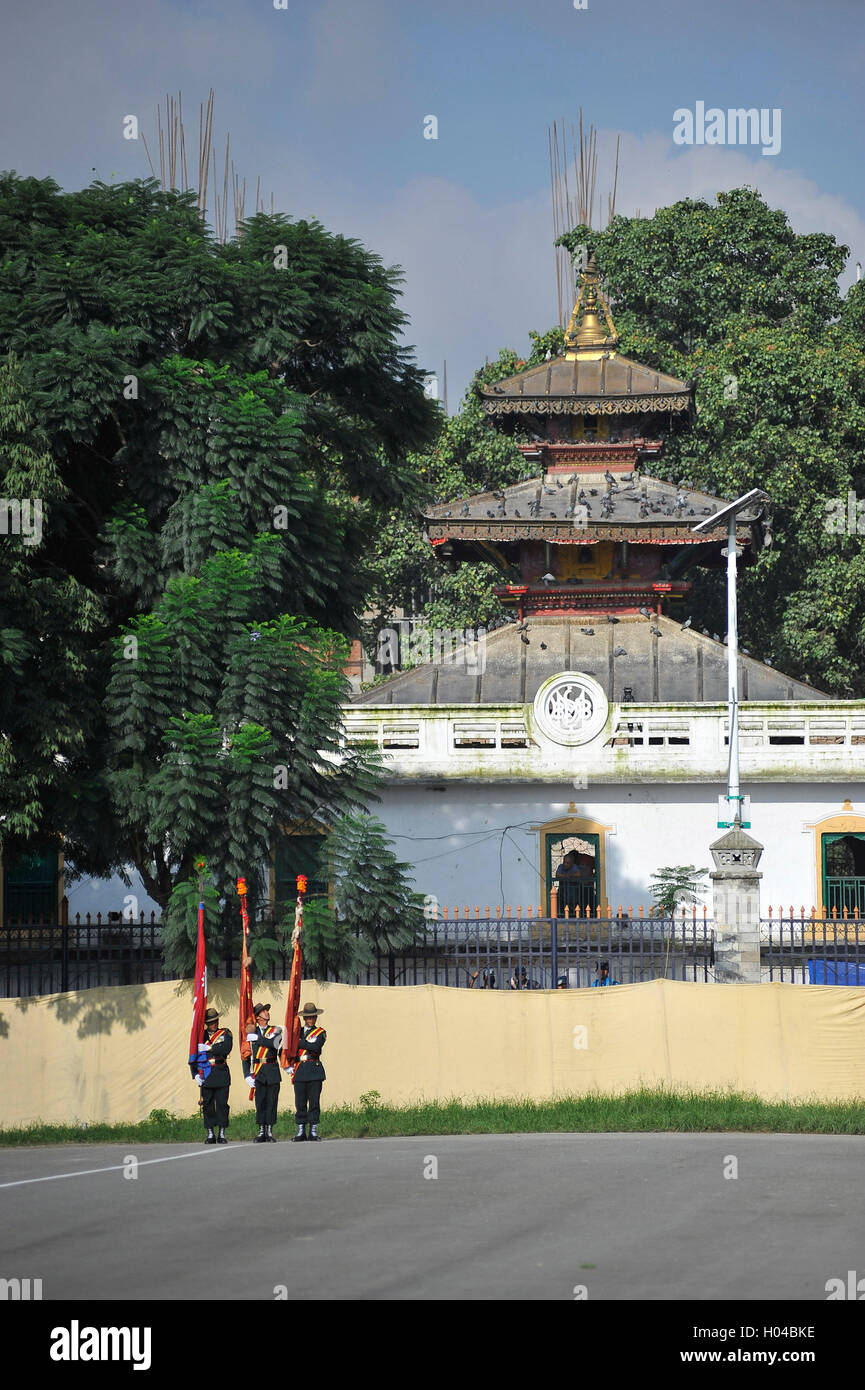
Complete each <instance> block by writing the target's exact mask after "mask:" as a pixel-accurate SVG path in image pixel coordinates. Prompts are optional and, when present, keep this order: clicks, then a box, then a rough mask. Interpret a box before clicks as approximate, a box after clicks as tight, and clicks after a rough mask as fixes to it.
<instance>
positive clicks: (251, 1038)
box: [246, 1033, 258, 1042]
mask: <svg viewBox="0 0 865 1390" xmlns="http://www.w3.org/2000/svg"><path fill="white" fill-rule="evenodd" d="M246 1041H247V1042H257V1041H258V1034H257V1033H247V1035H246Z"/></svg>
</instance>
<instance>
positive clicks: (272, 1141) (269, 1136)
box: [267, 1125, 276, 1144]
mask: <svg viewBox="0 0 865 1390" xmlns="http://www.w3.org/2000/svg"><path fill="white" fill-rule="evenodd" d="M267 1142H268V1144H275V1143H276V1140H275V1139H274V1137H273V1125H268V1126H267Z"/></svg>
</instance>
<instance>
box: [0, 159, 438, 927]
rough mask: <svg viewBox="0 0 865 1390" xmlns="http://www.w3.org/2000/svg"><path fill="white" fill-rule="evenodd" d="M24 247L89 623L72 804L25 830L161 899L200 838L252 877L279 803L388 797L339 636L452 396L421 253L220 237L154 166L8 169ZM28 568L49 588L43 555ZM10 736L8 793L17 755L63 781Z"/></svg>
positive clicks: (33, 393) (38, 376) (24, 346)
mask: <svg viewBox="0 0 865 1390" xmlns="http://www.w3.org/2000/svg"><path fill="white" fill-rule="evenodd" d="M0 246H2V248H3V252H2V257H3V258H2V263H0V350H3V351H14V352H15V354H16V355H17V359H18V362H19V363H20V368H19V371H20V380H21V385H22V389H23V391H24V393H25V394H26V397H27V399H28V402H29V408H30V410H31V412H32V416H33V422H34V424H33V427H34V429H38V435H39V443H38V445H34V450H35V451H36V453H37V454H38V451H39V450H42V451H43V452H44V456H45V458H46V460H48V461H50V469H51V470H52V478H54V479H56V497H57V500H56V503H54V504H53V506H52V525H51V529H50V531H48V532H46V551H47V552H49V553H50V556H51V575H52V580H53V583H54V584H55V586H56V588H55V592H56V597H57V602H61V601H62V600H61V595H62V593H63V586H64V585H65V586H67V589H68V593H69V603H70V605H72V604H73V603H77V604H78V606H79V609H80V610H81V611H80V615H79V616H78V618H77V619H76V621H77V622H78V623H79V626H80V625H82V624H85V623H87V624H89V629H88V632H89V643H88V650H87V652H86V661H85V663H84V670H83V674H82V678H81V684H82V686H83V687H84V688H83V689H82V690H81V691H79V690H78V689H77V688H76V685H75V683H74V682H69V685H68V692H67V693H68V696H69V702H70V704H69V708H68V709H67V711H66V721H67V723H68V724H69V725H70V727H71V728H72V729H73V730H74V731H75V738H76V739H77V742H76V745H75V746H76V748H77V749H78V750H79V753H80V756H79V759H78V763H77V765H76V766H75V767H74V768H73V767H72V764H71V761H70V762H68V763H67V764H65V765H63V764H57V762H56V759H55V766H56V767H63V766H65V767H66V769H67V770H68V775H67V778H66V792H67V796H66V801H65V803H63V802H62V798H60V797H56V798H54V800H53V801H52V803H51V804H50V805H49V803H48V802H47V801H46V800H45V798H44V797H42V799H41V800H40V799H39V797H38V796H37V798H36V799H35V800H34V801H33V803H32V807H31V812H30V818H29V820H26V819H25V820H22V821H21V827H22V829H24V830H26V831H28V832H29V833H30V834H35V833H37V832H38V831H40V830H45V829H50V830H55V831H56V830H62V831H63V832H64V834H65V835H66V840H67V854H68V855H69V856H70V857H71V858H72V860H73V861H74V862H75V864H76V866H77V868H78V870H79V871H90V872H105V871H107V870H109V869H111V868H116V867H120V866H121V865H123V864H126V863H132V864H134V865H136V866H137V867H138V869H139V870H140V871H141V873H142V876H143V878H144V881H145V883H146V885H147V887H148V891H150V892H151V893H152V894H153V896H154V897H155V898H156V899H157V900H158V901H160V902H161V903H163V904H164V903H165V902H167V898H168V894H169V893H170V890H171V886H172V884H173V883H174V882H176V881H181V882H185V881H187V879H188V873H189V868H190V864H191V861H192V858H193V857H194V856H195V855H196V854H198V853H201V852H202V851H203V852H206V853H207V855H208V861H209V864H210V866H211V869H212V871H213V872H214V873H215V874H216V876H217V879H218V881H219V882H224V881H225V877H226V876H228V877H231V876H233V875H234V873H235V872H236V871H237V870H238V869H239V868H243V869H244V870H245V871H246V872H247V874H252V872H253V869H252V863H254V862H258V860H257V858H256V856H260V855H261V853H262V850H263V847H265V846H266V844H267V838H268V835H269V834H270V833H272V829H273V827H274V825H275V824H277V823H278V822H279V821H280V820H283V821H288V820H293V819H296V818H297V817H306V816H307V815H309V814H313V813H314V814H315V815H316V816H317V817H318V818H319V820H321V821H323V822H324V823H327V821H328V819H329V818H332V817H333V816H335V815H338V814H341V813H342V812H344V811H345V810H346V809H347V807H349V806H351V805H355V804H356V803H357V799H358V797H359V796H360V795H362V794H366V793H367V792H368V791H369V777H368V773H367V771H366V764H365V763H363V762H362V760H361V759H359V758H357V757H356V756H353V755H350V754H349V755H346V754H344V753H340V752H339V749H338V739H339V728H338V706H339V701H340V699H341V698H342V696H343V695H344V693H345V687H344V684H343V683H342V679H341V675H340V671H341V667H342V665H343V664H344V661H345V654H346V653H345V646H344V643H343V640H342V639H343V637H344V636H345V635H351V634H352V633H353V632H354V631H355V630H356V627H357V614H358V611H359V609H360V607H361V606H362V603H363V599H364V594H365V585H366V583H367V576H366V574H365V571H364V568H363V564H362V556H363V551H364V548H365V545H366V538H367V536H368V535H369V533H370V531H371V530H374V529H375V527H376V525H377V518H378V517H379V516H380V515H381V514H382V513H383V512H385V511H386V510H387V509H389V508H391V507H393V506H394V505H396V504H397V502H398V499H399V498H400V497H401V496H402V495H403V494H404V492H405V491H407V490H410V489H411V487H412V485H413V483H414V480H415V472H414V465H413V464H412V463H411V461H410V460H411V457H412V455H413V454H414V453H416V452H417V451H418V450H419V449H422V448H423V447H424V446H425V445H426V444H427V443H428V442H429V441H431V439H432V438H433V437H434V435H435V432H436V428H437V423H436V412H435V409H434V407H433V406H432V405H431V404H430V402H428V401H427V400H426V398H425V397H424V394H423V376H422V373H421V371H420V369H419V368H418V367H417V366H415V364H414V362H413V360H412V357H411V352H410V350H409V349H407V348H405V347H403V346H401V345H400V342H399V335H400V333H401V330H402V328H403V326H404V322H405V319H404V316H403V315H402V313H401V312H400V310H399V307H398V302H397V301H398V287H399V283H400V276H399V273H398V272H397V271H395V270H393V269H386V268H385V267H384V266H383V265H382V264H381V262H380V261H379V259H378V258H377V257H376V256H375V255H373V254H372V253H370V252H369V251H367V250H366V249H365V248H363V247H362V246H360V245H359V244H358V243H357V242H355V241H352V240H350V239H348V238H345V237H340V236H332V235H330V234H329V233H328V232H326V231H325V230H324V228H322V227H321V226H320V225H319V224H318V223H316V222H306V221H292V220H290V219H288V218H285V217H275V216H264V215H259V216H256V217H254V218H252V219H250V220H249V221H248V222H247V223H246V224H245V227H244V230H243V235H242V236H241V237H240V238H239V239H238V240H237V241H235V242H232V243H229V244H228V245H220V244H218V243H217V242H216V241H215V240H214V239H213V237H212V236H211V235H210V234H209V232H208V230H207V228H206V227H205V226H204V225H203V223H202V219H201V217H200V215H199V214H198V212H197V211H196V209H195V207H194V198H193V195H191V194H177V193H163V192H160V191H159V189H158V188H157V186H156V184H155V182H154V181H152V180H150V181H144V182H141V181H137V182H134V183H129V184H123V185H120V186H117V187H106V186H105V185H103V184H95V185H93V186H92V187H91V188H88V189H86V190H84V191H82V192H78V193H69V194H64V193H61V192H60V190H59V189H58V188H57V186H56V185H55V184H54V183H53V182H52V181H51V180H35V179H19V178H17V177H16V176H15V175H4V176H2V177H0ZM6 428H7V430H8V429H12V430H13V432H14V430H16V429H17V430H18V431H19V434H20V431H21V430H26V429H27V428H29V426H28V425H27V423H26V422H21V421H18V422H17V423H16V421H15V420H13V421H12V422H11V424H8V425H7V426H6ZM38 456H39V457H41V454H38ZM48 466H49V463H46V465H45V467H46V468H47V467H48ZM34 467H35V465H34ZM52 495H53V494H52ZM20 582H21V583H23V584H24V585H25V587H27V588H28V601H29V602H31V603H35V602H36V598H35V588H34V586H35V583H36V575H35V573H34V567H33V564H32V562H31V564H30V570H29V571H27V573H26V574H25V575H24V577H23V579H21V581H20ZM31 591H32V595H31ZM70 612H72V613H73V616H74V611H73V609H72V608H71V607H70ZM40 621H41V620H40V619H39V618H38V617H34V618H33V619H32V623H31V624H30V626H31V631H30V638H31V640H33V636H34V631H35V632H38V631H39V623H40ZM14 646H15V639H14V638H13V639H12V642H11V645H10V647H9V650H11V649H12V647H14ZM16 650H18V653H19V654H18V657H17V658H16V659H17V660H18V661H19V663H20V661H21V660H22V659H23V658H22V653H21V651H20V643H19V644H18V648H16ZM46 722H47V720H46ZM39 732H40V735H41V737H42V738H43V741H46V740H48V737H49V736H48V732H47V730H46V729H40V731H39ZM7 743H8V747H7V749H5V750H4V762H3V764H2V766H0V779H2V782H0V801H4V802H5V800H6V792H7V787H6V785H5V782H6V780H7V777H6V775H5V774H6V771H7V770H12V769H14V771H15V773H16V775H17V776H19V777H22V776H23V778H24V779H25V784H26V779H27V778H31V779H35V781H34V785H35V786H42V785H44V767H43V766H42V765H39V764H37V762H36V761H35V759H34V756H33V755H32V754H31V753H30V751H29V745H28V744H27V742H26V740H25V739H22V738H21V736H20V734H19V733H18V731H17V730H16V729H14V728H13V729H12V733H11V737H10V738H8V739H7ZM10 758H11V759H12V760H13V761H11V762H10ZM43 762H44V760H43ZM280 768H281V769H284V772H283V773H282V774H280V773H278V772H277V771H275V769H280ZM73 773H74V775H73ZM280 776H282V781H280V780H279V778H280ZM54 777H55V780H57V779H58V778H60V780H62V774H61V773H58V772H55V774H54ZM61 807H63V810H64V813H63V814H60V810H61Z"/></svg>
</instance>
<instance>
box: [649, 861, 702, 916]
mask: <svg viewBox="0 0 865 1390" xmlns="http://www.w3.org/2000/svg"><path fill="white" fill-rule="evenodd" d="M708 872H709V870H708V869H695V868H694V865H693V864H677V865H675V866H673V867H669V866H668V867H667V868H664V869H658V871H657V872H656V873H654V874H652V882H651V884H650V885H649V892H650V893H651V895H652V897H653V898H654V899H655V903H656V906H657V908H658V912H659V913H660V915H661V916H662V917H672V916H673V915H674V914H675V911H676V908H677V907H678V906H680V905H681V904H682V903H689V904H691V903H697V902H699V901H700V898H699V894H700V893H702V892H703V891H704V889H705V885H704V884H703V883H702V882H701V879H702V878H703V877H704V876H705V875H706V874H707V873H708Z"/></svg>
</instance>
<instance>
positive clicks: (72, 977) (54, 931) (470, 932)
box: [0, 914, 714, 999]
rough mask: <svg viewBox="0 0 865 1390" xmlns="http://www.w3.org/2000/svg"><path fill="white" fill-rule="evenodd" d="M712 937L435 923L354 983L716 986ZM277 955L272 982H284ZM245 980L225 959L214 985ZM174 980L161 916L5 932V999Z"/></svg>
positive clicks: (478, 921) (588, 922)
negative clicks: (603, 980) (605, 975)
mask: <svg viewBox="0 0 865 1390" xmlns="http://www.w3.org/2000/svg"><path fill="white" fill-rule="evenodd" d="M713 948H714V932H713V929H712V923H711V922H710V921H707V920H706V919H705V918H702V917H701V918H697V917H696V916H691V917H678V918H676V919H671V918H661V917H654V918H643V917H639V918H635V917H630V916H627V915H619V916H617V917H592V918H564V917H559V918H550V917H511V916H505V917H502V916H499V917H493V918H478V917H477V916H476V917H473V918H472V917H465V918H458V917H454V918H451V919H450V920H448V921H437V922H430V923H429V926H428V929H427V930H426V931H425V932H424V934H423V936H422V937H420V938H419V939H418V940H417V941H416V942H415V943H414V944H413V945H412V946H411V947H410V948H409V949H408V950H404V951H400V952H394V953H391V954H389V955H385V956H381V957H380V958H379V959H378V960H377V961H376V962H375V964H373V965H371V966H370V967H369V968H368V969H366V970H365V971H364V972H363V973H362V975H360V976H358V977H355V978H354V979H353V980H352V981H350V983H353V984H363V985H416V984H427V983H429V984H439V985H450V986H457V987H460V986H461V987H475V988H492V989H508V988H511V989H554V988H569V989H579V988H584V987H585V986H587V985H591V984H593V983H594V981H595V980H596V979H599V978H600V974H601V966H602V964H603V962H606V963H607V964H608V966H609V974H610V978H611V979H612V980H615V981H617V982H618V983H620V984H630V983H633V982H634V981H639V980H652V979H657V978H659V977H665V978H667V979H675V980H710V979H712V978H713V972H712V964H713ZM289 971H290V957H289V956H288V954H279V955H278V956H277V957H276V959H275V960H274V962H273V964H272V965H271V968H270V971H269V973H268V978H269V979H271V980H282V979H287V978H288V975H289ZM239 973H240V962H239V959H238V957H237V956H233V955H224V956H223V957H222V959H221V960H220V961H219V962H218V963H217V964H216V965H215V966H211V967H210V974H211V977H217V978H219V977H223V978H225V977H227V978H231V977H235V976H237V975H239ZM175 978H176V976H175V975H173V974H172V973H171V972H170V971H168V970H166V969H165V965H164V962H163V956H162V928H161V924H160V923H159V921H157V919H156V918H155V916H151V918H150V919H149V921H148V920H146V919H145V918H144V917H143V915H142V917H141V918H140V919H139V921H137V922H131V921H125V922H124V921H120V920H119V919H114V914H112V920H111V921H107V922H106V921H103V919H102V917H101V914H97V916H96V917H95V918H93V919H91V918H90V916H89V915H88V916H87V917H85V918H84V919H82V918H80V917H77V918H76V919H75V920H74V921H73V922H70V923H59V924H57V923H28V924H21V925H15V926H8V927H4V928H2V929H0V997H2V998H6V999H9V998H20V997H26V996H32V995H37V994H58V993H66V992H67V991H71V990H81V989H94V988H97V987H99V986H108V985H138V984H150V983H153V982H154V981H159V980H171V979H175Z"/></svg>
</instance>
